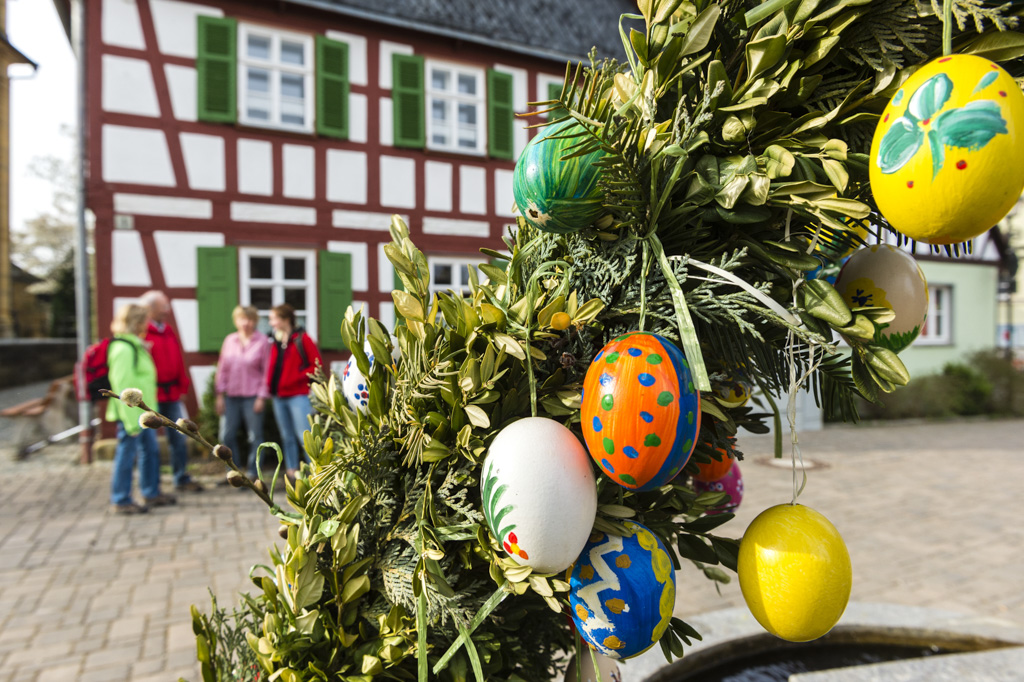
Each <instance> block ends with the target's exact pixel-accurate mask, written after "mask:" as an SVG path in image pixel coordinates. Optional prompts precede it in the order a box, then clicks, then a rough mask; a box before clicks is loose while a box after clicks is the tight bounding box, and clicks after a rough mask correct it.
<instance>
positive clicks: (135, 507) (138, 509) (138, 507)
mask: <svg viewBox="0 0 1024 682" xmlns="http://www.w3.org/2000/svg"><path fill="white" fill-rule="evenodd" d="M110 511H112V512H113V513H115V514H145V513H146V512H148V511H149V507H147V506H146V505H144V504H135V503H134V502H129V503H127V504H112V505H110Z"/></svg>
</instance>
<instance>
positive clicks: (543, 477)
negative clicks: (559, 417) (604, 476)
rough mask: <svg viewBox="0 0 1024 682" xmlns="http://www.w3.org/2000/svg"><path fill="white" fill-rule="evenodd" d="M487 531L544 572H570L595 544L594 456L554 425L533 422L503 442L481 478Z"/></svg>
mask: <svg viewBox="0 0 1024 682" xmlns="http://www.w3.org/2000/svg"><path fill="white" fill-rule="evenodd" d="M481 488H482V491H481V492H482V495H483V511H484V517H485V518H486V520H487V526H488V527H489V528H490V529H491V533H493V534H494V537H496V538H497V539H498V542H499V543H501V546H502V548H504V550H505V552H506V553H507V554H508V555H509V556H511V557H513V558H515V560H516V561H517V562H519V563H520V564H522V565H524V566H531V567H533V570H534V571H536V572H537V573H555V572H557V571H564V570H565V569H566V568H567V567H568V566H569V565H570V564H571V563H572V562H573V561H575V560H576V557H577V556H579V553H580V551H581V550H582V549H583V546H584V545H585V544H586V542H587V538H588V537H590V531H591V529H592V528H593V526H594V518H595V517H596V516H597V487H596V485H595V481H594V471H593V469H592V468H591V464H590V459H589V458H588V457H587V453H586V450H585V449H584V448H583V445H582V444H581V443H580V442H579V440H578V439H577V438H576V436H574V435H573V433H572V432H571V431H570V430H569V429H567V428H565V427H564V426H562V425H561V424H559V423H558V422H556V421H555V420H553V419H547V418H545V417H528V418H526V419H520V420H519V421H517V422H513V423H512V424H510V425H508V426H506V427H505V428H504V429H502V430H501V432H500V433H498V435H497V436H495V438H494V441H493V442H492V443H491V447H490V450H489V452H488V453H487V458H486V459H485V460H484V466H483V475H482V477H481Z"/></svg>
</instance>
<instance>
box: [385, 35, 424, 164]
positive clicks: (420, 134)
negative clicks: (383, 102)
mask: <svg viewBox="0 0 1024 682" xmlns="http://www.w3.org/2000/svg"><path fill="white" fill-rule="evenodd" d="M391 79H392V82H391V86H392V89H391V100H392V103H393V112H394V125H395V135H394V144H395V146H396V147H408V148H410V149H423V147H424V146H425V145H426V143H427V127H426V120H425V119H424V113H423V112H424V106H425V105H424V99H425V95H424V92H423V57H420V56H417V55H414V54H395V55H392V56H391Z"/></svg>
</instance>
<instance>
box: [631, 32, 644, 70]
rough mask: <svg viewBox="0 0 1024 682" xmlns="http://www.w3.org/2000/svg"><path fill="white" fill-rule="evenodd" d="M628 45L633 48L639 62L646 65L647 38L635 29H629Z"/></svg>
mask: <svg viewBox="0 0 1024 682" xmlns="http://www.w3.org/2000/svg"><path fill="white" fill-rule="evenodd" d="M629 43H630V45H632V46H633V51H634V52H636V56H637V57H639V58H640V61H641V62H643V63H644V64H646V63H647V38H646V37H644V34H643V33H641V32H640V31H638V30H636V29H635V28H631V29H629Z"/></svg>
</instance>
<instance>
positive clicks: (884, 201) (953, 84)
mask: <svg viewBox="0 0 1024 682" xmlns="http://www.w3.org/2000/svg"><path fill="white" fill-rule="evenodd" d="M1022 157H1024V93H1021V89H1020V88H1019V87H1018V86H1017V83H1016V82H1015V81H1014V80H1013V77H1011V76H1010V74H1008V73H1006V72H1005V71H1003V70H1002V69H1001V68H999V66H997V65H996V64H994V63H992V62H991V61H989V60H987V59H983V58H981V57H975V56H972V55H950V56H947V57H941V58H939V59H936V60H934V61H932V62H930V63H928V64H926V65H925V66H924V67H922V68H921V69H920V70H919V71H917V72H916V73H915V74H914V75H912V76H911V77H910V78H908V79H907V81H906V83H904V84H903V87H902V88H900V89H899V90H898V91H897V92H896V94H895V95H893V98H892V99H891V100H890V101H889V104H888V105H887V106H886V107H885V110H884V111H883V112H882V115H881V118H880V119H879V121H878V127H877V128H876V129H875V136H874V139H873V140H872V141H871V163H870V168H871V170H870V176H871V191H872V193H873V194H874V196H875V201H876V203H877V204H878V208H879V210H880V211H881V212H882V215H884V216H885V218H886V220H888V221H889V224H890V225H891V226H893V227H894V228H896V229H897V230H899V231H900V232H902V233H903V234H905V235H907V236H908V237H910V238H912V239H916V240H918V241H922V242H927V243H929V244H955V243H958V242H962V241H966V240H968V239H973V238H974V237H977V236H978V235H979V234H981V233H983V232H985V231H986V230H988V229H989V228H991V227H993V226H995V224H996V223H998V222H999V221H1000V220H1002V219H1003V217H1005V216H1006V214H1007V212H1009V210H1010V209H1011V208H1012V207H1013V205H1014V203H1016V201H1017V198H1018V197H1019V196H1020V194H1021V189H1024V164H1022V163H1020V159H1021V158H1022Z"/></svg>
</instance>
